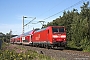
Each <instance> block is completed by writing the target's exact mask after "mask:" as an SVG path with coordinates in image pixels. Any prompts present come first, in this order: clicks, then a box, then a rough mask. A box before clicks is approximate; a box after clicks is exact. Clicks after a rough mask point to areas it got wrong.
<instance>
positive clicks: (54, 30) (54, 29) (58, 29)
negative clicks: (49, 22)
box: [52, 27, 64, 33]
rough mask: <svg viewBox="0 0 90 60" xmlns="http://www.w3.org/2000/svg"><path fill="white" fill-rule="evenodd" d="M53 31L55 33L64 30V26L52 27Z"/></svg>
mask: <svg viewBox="0 0 90 60" xmlns="http://www.w3.org/2000/svg"><path fill="white" fill-rule="evenodd" d="M52 32H53V33H58V32H64V27H60V28H56V27H52Z"/></svg>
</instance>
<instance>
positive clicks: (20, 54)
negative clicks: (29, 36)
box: [0, 43, 54, 60]
mask: <svg viewBox="0 0 90 60" xmlns="http://www.w3.org/2000/svg"><path fill="white" fill-rule="evenodd" d="M10 45H11V44H6V43H3V45H2V49H1V50H0V59H1V60H54V59H53V58H51V57H48V56H45V55H43V54H38V53H37V52H35V51H32V50H26V49H25V48H22V47H11V46H10Z"/></svg>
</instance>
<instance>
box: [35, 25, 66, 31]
mask: <svg viewBox="0 0 90 60" xmlns="http://www.w3.org/2000/svg"><path fill="white" fill-rule="evenodd" d="M50 27H64V26H48V27H46V28H42V29H40V30H37V31H35V32H40V31H43V30H46V29H49V28H50Z"/></svg>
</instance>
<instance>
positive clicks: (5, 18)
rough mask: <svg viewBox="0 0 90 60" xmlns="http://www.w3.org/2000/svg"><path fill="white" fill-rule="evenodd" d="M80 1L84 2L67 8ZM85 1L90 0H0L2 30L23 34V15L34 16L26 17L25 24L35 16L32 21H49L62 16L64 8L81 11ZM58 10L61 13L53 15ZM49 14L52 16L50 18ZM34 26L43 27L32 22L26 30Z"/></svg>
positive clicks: (0, 28) (0, 24) (0, 26)
mask: <svg viewBox="0 0 90 60" xmlns="http://www.w3.org/2000/svg"><path fill="white" fill-rule="evenodd" d="M79 1H82V2H80V3H79V4H77V5H75V6H73V7H72V8H69V9H66V8H68V7H70V6H72V5H74V4H76V3H77V2H79ZM83 1H85V2H87V1H90V0H0V32H3V33H5V34H6V33H8V32H9V31H10V30H12V34H21V33H22V17H23V16H27V17H32V18H25V19H24V20H25V24H26V23H28V22H29V21H31V20H32V19H33V18H35V17H36V19H35V20H34V21H33V22H32V23H36V22H38V21H41V20H42V21H45V22H46V23H47V22H51V21H53V20H54V19H56V18H58V17H59V16H62V14H63V12H62V11H64V9H66V11H67V10H72V9H73V8H76V9H78V10H79V11H80V6H82V5H83ZM58 12H60V13H59V14H57V15H55V16H52V15H54V14H56V13H58ZM49 16H52V17H50V18H48V17H49ZM46 18H48V19H46ZM33 28H41V24H40V23H38V24H31V23H30V24H28V25H27V26H25V32H27V31H30V30H32V29H33Z"/></svg>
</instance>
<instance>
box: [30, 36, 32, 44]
mask: <svg viewBox="0 0 90 60" xmlns="http://www.w3.org/2000/svg"><path fill="white" fill-rule="evenodd" d="M30 43H32V35H30Z"/></svg>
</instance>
